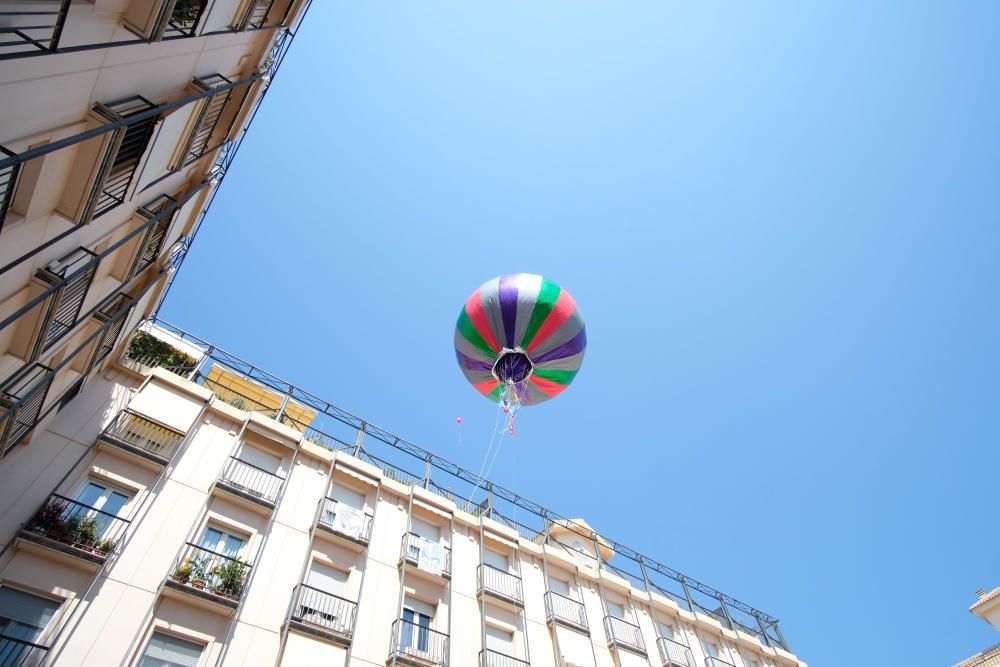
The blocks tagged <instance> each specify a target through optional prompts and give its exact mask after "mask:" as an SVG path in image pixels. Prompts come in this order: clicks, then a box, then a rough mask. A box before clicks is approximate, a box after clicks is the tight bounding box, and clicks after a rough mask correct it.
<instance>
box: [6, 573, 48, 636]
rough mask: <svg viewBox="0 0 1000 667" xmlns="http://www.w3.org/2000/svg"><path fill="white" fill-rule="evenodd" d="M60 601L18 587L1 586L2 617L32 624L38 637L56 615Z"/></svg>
mask: <svg viewBox="0 0 1000 667" xmlns="http://www.w3.org/2000/svg"><path fill="white" fill-rule="evenodd" d="M57 609H59V603H58V602H56V601H54V600H49V599H48V598H42V597H38V596H37V595H31V594H30V593H25V592H24V591H19V590H17V589H16V588H7V587H6V586H3V587H0V618H4V619H7V620H10V621H16V622H18V623H21V624H23V625H30V626H31V627H33V628H35V629H36V630H37V632H36V633H35V636H34V638H37V637H38V636H39V635H41V634H42V632H43V631H44V630H45V627H46V626H47V625H48V624H49V621H51V620H52V617H53V616H55V614H56V610H57Z"/></svg>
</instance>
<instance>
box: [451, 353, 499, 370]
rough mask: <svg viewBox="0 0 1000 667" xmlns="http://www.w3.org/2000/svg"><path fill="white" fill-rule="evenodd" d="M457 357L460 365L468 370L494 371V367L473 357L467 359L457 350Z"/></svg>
mask: <svg viewBox="0 0 1000 667" xmlns="http://www.w3.org/2000/svg"><path fill="white" fill-rule="evenodd" d="M455 356H456V357H458V365H459V366H461V367H462V368H466V369H468V370H470V371H487V372H489V371H492V370H493V366H492V365H490V364H488V363H487V362H485V361H479V360H478V359H473V358H472V357H467V356H465V355H464V354H462V353H461V352H459V351H458V350H455Z"/></svg>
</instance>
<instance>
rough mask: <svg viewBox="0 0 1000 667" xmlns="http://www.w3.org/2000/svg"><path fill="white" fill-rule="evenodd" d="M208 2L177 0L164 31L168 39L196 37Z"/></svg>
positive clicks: (202, 0) (201, 0)
mask: <svg viewBox="0 0 1000 667" xmlns="http://www.w3.org/2000/svg"><path fill="white" fill-rule="evenodd" d="M206 4H207V0H177V2H176V3H175V4H174V10H173V12H172V13H171V15H170V18H169V19H168V20H167V27H166V29H165V30H164V31H163V36H164V38H166V37H194V35H195V31H196V30H197V29H198V22H199V21H201V16H202V14H204V13H205V5H206Z"/></svg>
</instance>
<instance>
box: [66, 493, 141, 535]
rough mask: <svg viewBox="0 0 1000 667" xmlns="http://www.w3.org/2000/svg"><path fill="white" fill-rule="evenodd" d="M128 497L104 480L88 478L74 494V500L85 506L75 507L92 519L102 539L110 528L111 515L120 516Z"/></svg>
mask: <svg viewBox="0 0 1000 667" xmlns="http://www.w3.org/2000/svg"><path fill="white" fill-rule="evenodd" d="M130 499H131V497H130V496H129V495H128V494H127V493H125V492H124V491H119V490H117V489H114V488H113V487H111V486H109V485H108V484H105V483H104V482H95V481H94V480H89V481H88V482H87V483H86V484H85V485H84V486H83V488H82V489H80V491H79V492H78V493H77V494H76V501H77V502H78V503H80V504H81V505H86V507H80V508H76V509H78V510H79V512H80V513H81V514H83V515H85V516H87V517H88V518H91V519H93V520H94V522H95V523H96V524H97V534H98V535H99V536H100V537H101V538H102V539H103V538H104V537H105V535H106V534H107V533H108V532H109V531H110V530H111V528H112V517H116V516H121V511H122V509H123V508H124V507H125V505H127V504H128V501H129V500H130ZM88 508H89V509H88ZM93 510H98V511H96V512H95V511H93Z"/></svg>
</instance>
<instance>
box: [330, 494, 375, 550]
mask: <svg viewBox="0 0 1000 667" xmlns="http://www.w3.org/2000/svg"><path fill="white" fill-rule="evenodd" d="M374 520H375V516H374V515H373V514H369V513H367V512H363V511H361V510H359V509H357V508H355V507H351V506H350V505H347V504H345V503H342V502H340V501H339V500H334V499H333V498H324V499H323V507H322V509H320V512H319V519H318V520H317V523H318V524H319V526H320V527H321V528H325V529H326V530H328V531H330V532H333V533H337V534H339V535H343V536H344V537H347V538H349V539H351V540H354V541H355V542H361V543H362V544H368V542H369V540H371V537H372V523H373V521H374Z"/></svg>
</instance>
